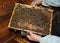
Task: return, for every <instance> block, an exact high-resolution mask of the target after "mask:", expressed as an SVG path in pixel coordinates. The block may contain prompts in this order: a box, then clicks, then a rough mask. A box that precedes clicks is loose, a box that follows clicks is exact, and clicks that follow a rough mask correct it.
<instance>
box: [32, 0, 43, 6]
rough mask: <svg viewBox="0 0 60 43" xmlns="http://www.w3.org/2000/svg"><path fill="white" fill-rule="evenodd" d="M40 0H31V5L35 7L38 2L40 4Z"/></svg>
mask: <svg viewBox="0 0 60 43" xmlns="http://www.w3.org/2000/svg"><path fill="white" fill-rule="evenodd" d="M41 3H42V0H33V2H32V3H31V6H33V7H35V6H36V5H38V4H41Z"/></svg>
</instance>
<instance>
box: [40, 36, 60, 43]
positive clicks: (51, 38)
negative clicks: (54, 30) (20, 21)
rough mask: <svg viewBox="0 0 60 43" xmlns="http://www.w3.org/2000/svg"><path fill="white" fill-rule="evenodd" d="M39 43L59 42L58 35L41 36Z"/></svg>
mask: <svg viewBox="0 0 60 43" xmlns="http://www.w3.org/2000/svg"><path fill="white" fill-rule="evenodd" d="M40 43H60V37H57V36H53V35H48V36H45V37H43V38H41V39H40Z"/></svg>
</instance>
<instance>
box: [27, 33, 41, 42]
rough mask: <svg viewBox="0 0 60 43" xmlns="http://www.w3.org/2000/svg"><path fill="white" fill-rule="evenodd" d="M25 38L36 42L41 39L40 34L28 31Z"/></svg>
mask: <svg viewBox="0 0 60 43" xmlns="http://www.w3.org/2000/svg"><path fill="white" fill-rule="evenodd" d="M27 38H28V39H29V40H31V41H36V42H39V41H40V39H41V37H40V36H38V35H36V34H33V33H30V35H27Z"/></svg>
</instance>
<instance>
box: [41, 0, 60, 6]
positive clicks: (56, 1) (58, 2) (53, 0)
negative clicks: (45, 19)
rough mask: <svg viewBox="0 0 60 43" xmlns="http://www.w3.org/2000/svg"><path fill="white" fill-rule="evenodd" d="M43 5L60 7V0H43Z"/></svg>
mask: <svg viewBox="0 0 60 43" xmlns="http://www.w3.org/2000/svg"><path fill="white" fill-rule="evenodd" d="M42 5H44V6H55V7H60V0H42Z"/></svg>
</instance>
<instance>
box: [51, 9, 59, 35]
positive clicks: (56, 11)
mask: <svg viewBox="0 0 60 43" xmlns="http://www.w3.org/2000/svg"><path fill="white" fill-rule="evenodd" d="M58 14H59V15H60V8H59V9H54V12H53V20H54V19H55V17H56V16H57V15H58ZM53 22H54V21H53ZM52 35H56V36H60V16H59V18H58V22H57V23H56V24H54V25H52Z"/></svg>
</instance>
